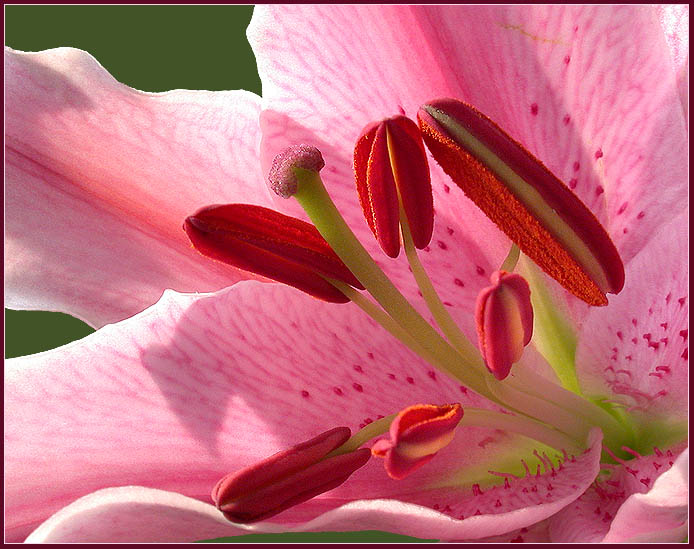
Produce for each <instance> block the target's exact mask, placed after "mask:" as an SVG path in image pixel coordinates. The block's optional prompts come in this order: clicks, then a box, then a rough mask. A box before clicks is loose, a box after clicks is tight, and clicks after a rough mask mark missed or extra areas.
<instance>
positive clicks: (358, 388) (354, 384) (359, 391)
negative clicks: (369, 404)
mask: <svg viewBox="0 0 694 549" xmlns="http://www.w3.org/2000/svg"><path fill="white" fill-rule="evenodd" d="M352 387H354V390H355V391H357V392H358V393H363V392H364V388H363V387H362V386H361V385H359V383H352Z"/></svg>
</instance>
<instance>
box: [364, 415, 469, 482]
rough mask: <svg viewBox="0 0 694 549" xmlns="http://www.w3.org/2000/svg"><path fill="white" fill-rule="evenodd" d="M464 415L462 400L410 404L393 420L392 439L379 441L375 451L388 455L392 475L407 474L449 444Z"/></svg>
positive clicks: (387, 466) (389, 470)
mask: <svg viewBox="0 0 694 549" xmlns="http://www.w3.org/2000/svg"><path fill="white" fill-rule="evenodd" d="M462 418H463V408H462V407H461V406H460V404H447V405H444V406H434V405H431V404H416V405H414V406H410V407H409V408H405V409H404V410H403V411H401V412H400V413H399V414H398V415H397V416H396V417H395V419H394V420H393V422H392V423H391V425H390V440H387V439H381V440H379V441H377V442H376V444H374V445H373V447H372V448H371V453H372V454H373V455H374V456H376V457H380V458H385V468H386V472H387V473H388V476H390V477H391V478H394V479H396V480H399V479H402V478H405V477H406V476H407V475H409V474H410V473H412V472H414V471H416V470H417V469H419V468H420V467H422V466H423V465H425V464H426V463H428V462H429V461H431V459H433V457H434V456H435V455H436V453H437V452H438V451H439V450H441V449H442V448H444V447H445V446H448V444H449V443H450V442H451V440H453V435H454V434H455V428H456V427H457V426H458V423H460V420H461V419H462Z"/></svg>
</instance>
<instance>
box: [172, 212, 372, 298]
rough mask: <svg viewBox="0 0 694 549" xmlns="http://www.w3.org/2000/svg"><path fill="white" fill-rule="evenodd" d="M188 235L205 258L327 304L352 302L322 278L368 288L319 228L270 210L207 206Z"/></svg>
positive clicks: (195, 217) (190, 221) (196, 216)
mask: <svg viewBox="0 0 694 549" xmlns="http://www.w3.org/2000/svg"><path fill="white" fill-rule="evenodd" d="M183 229H184V230H185V231H186V233H187V234H188V238H190V240H191V242H192V243H193V246H194V247H195V249H196V250H198V251H199V252H200V253H201V254H203V255H206V256H208V257H210V258H212V259H215V260H217V261H221V262H223V263H227V264H229V265H233V266H234V267H238V268H239V269H243V270H245V271H250V272H253V273H257V274H259V275H262V276H265V277H267V278H271V279H273V280H276V281H278V282H283V283H285V284H289V285H290V286H294V287H295V288H298V289H299V290H302V291H304V292H306V293H308V294H311V295H312V296H314V297H317V298H319V299H323V300H325V301H330V302H334V303H346V302H347V301H349V300H348V299H347V298H346V297H345V296H344V294H343V293H342V292H340V291H339V290H338V289H337V288H335V287H334V286H333V285H332V284H330V283H329V282H327V281H326V280H325V279H324V278H323V276H321V275H324V276H326V277H329V278H334V279H336V280H341V281H342V282H345V283H346V284H349V285H350V286H354V287H355V288H359V289H363V288H364V287H363V286H362V285H361V284H360V283H359V281H358V280H357V279H356V278H355V277H354V275H353V274H352V273H351V272H350V271H349V269H347V267H346V266H345V264H344V263H342V261H341V260H340V258H339V257H337V254H335V252H334V251H333V250H332V248H331V247H330V245H329V244H328V243H327V242H326V241H325V240H324V239H323V237H322V236H321V235H320V233H319V232H318V230H317V229H316V228H315V227H314V226H313V225H311V224H310V223H306V222H305V221H301V220H300V219H296V218H293V217H289V216H287V215H284V214H281V213H278V212H275V211H273V210H270V209H268V208H263V207H261V206H252V205H249V204H226V205H220V206H207V207H205V208H202V209H201V210H200V211H198V212H197V213H196V214H194V215H192V216H190V217H189V218H188V219H186V220H185V223H184V224H183Z"/></svg>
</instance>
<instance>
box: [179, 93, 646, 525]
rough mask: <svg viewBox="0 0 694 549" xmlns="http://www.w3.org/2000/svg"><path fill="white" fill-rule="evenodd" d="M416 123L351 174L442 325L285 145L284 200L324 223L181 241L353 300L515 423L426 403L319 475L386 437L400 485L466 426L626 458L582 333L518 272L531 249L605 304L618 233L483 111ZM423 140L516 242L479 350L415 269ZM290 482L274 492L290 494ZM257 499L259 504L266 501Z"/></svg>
mask: <svg viewBox="0 0 694 549" xmlns="http://www.w3.org/2000/svg"><path fill="white" fill-rule="evenodd" d="M419 119H420V127H421V130H420V131H418V130H417V126H416V125H415V124H414V123H413V122H412V121H410V120H408V119H407V118H405V117H404V116H396V117H393V118H391V119H388V120H384V121H382V122H379V123H375V124H370V125H369V126H367V127H366V128H365V129H364V131H363V132H362V135H361V137H359V139H358V140H357V144H356V147H355V155H354V169H355V176H356V184H357V191H358V196H359V201H360V204H361V206H362V208H363V210H364V214H365V216H366V220H367V222H368V225H369V227H370V229H371V230H372V232H373V233H374V237H375V238H376V240H377V242H378V243H379V245H380V246H381V248H382V249H383V251H384V253H385V254H386V255H388V256H389V257H397V256H398V254H399V251H400V246H401V245H402V247H403V248H404V250H405V254H406V256H407V260H408V263H409V266H410V270H411V272H412V274H413V277H414V279H415V280H416V282H417V285H418V287H419V290H420V295H421V296H422V298H423V300H424V301H425V303H426V305H427V307H428V309H429V311H430V312H431V314H432V316H433V318H434V320H435V323H436V327H434V326H433V325H432V324H430V323H429V322H428V321H427V320H425V319H424V318H423V317H422V316H421V315H420V313H419V312H418V311H417V309H416V308H415V307H414V306H413V305H412V304H411V303H410V301H409V300H408V299H407V298H406V297H405V296H404V295H403V294H402V293H401V292H400V290H399V289H398V288H397V287H396V286H395V285H394V284H393V282H392V281H391V280H390V279H389V278H388V276H387V275H386V274H385V273H384V272H383V270H382V269H381V268H380V267H379V266H378V264H377V263H376V262H375V261H374V259H373V257H372V256H371V255H370V254H369V252H367V250H366V249H365V248H364V247H363V245H362V244H361V242H360V241H359V240H358V239H357V237H356V236H355V235H354V233H353V232H352V230H351V229H350V227H349V226H348V225H347V223H346V222H345V220H344V218H343V217H342V215H341V214H340V212H339V211H338V209H337V208H336V206H335V204H334V203H333V201H332V200H331V198H330V195H329V193H328V191H327V190H326V188H325V186H324V184H323V182H322V180H321V178H320V175H319V171H320V170H321V169H322V167H323V166H324V162H323V159H322V156H321V154H320V152H319V151H318V150H317V149H315V147H311V146H309V145H299V146H296V147H291V148H289V149H288V150H286V151H284V152H283V153H281V154H280V155H278V156H277V158H276V159H275V162H274V163H273V168H272V171H271V174H270V185H271V187H272V189H273V190H274V191H275V192H276V193H277V194H278V195H280V196H282V197H284V198H293V199H295V200H296V201H297V202H298V203H299V204H300V205H301V206H302V208H303V209H304V211H305V212H306V214H307V215H308V217H309V218H310V220H311V222H312V223H313V225H310V224H307V223H305V222H303V221H300V220H297V219H293V218H289V217H287V216H283V215H282V214H278V213H277V212H272V211H271V210H267V209H265V208H260V207H257V206H246V205H227V206H214V207H209V208H204V209H203V210H201V211H200V212H198V213H196V214H195V215H194V216H192V217H191V218H189V219H188V220H186V224H185V230H186V231H187V232H188V234H189V236H190V238H191V241H192V242H193V244H194V246H195V247H196V248H197V249H198V250H199V251H200V252H202V253H203V254H205V255H208V256H210V257H212V258H214V259H217V260H220V261H224V262H227V263H230V264H232V265H235V266H237V267H240V268H242V269H246V270H251V271H253V272H256V273H258V274H261V275H263V276H267V277H270V278H273V279H274V280H278V281H280V282H284V283H287V284H290V285H292V286H294V287H296V288H299V289H300V290H302V291H305V292H307V293H309V294H311V295H313V296H314V297H317V298H320V299H323V300H326V301H331V302H334V303H346V302H350V301H351V302H352V303H354V304H355V305H357V306H358V307H359V308H361V309H362V311H364V313H365V314H367V315H368V316H370V317H371V318H372V319H374V320H375V321H376V322H377V323H379V324H380V325H381V326H382V327H383V328H384V329H386V330H387V331H388V332H389V333H390V334H391V335H393V336H394V337H395V338H397V339H398V340H399V341H401V342H402V343H403V344H404V345H406V346H407V347H409V348H410V349H411V350H412V351H414V352H415V353H417V354H418V355H419V356H420V357H422V358H423V359H424V360H426V361H427V362H428V363H429V364H431V365H432V366H433V367H435V368H437V369H438V370H440V371H441V372H443V373H444V374H446V375H448V376H450V377H452V378H454V379H456V380H458V381H459V382H460V383H461V384H462V385H463V386H465V387H466V388H469V389H471V390H472V391H474V392H476V393H477V394H478V395H481V396H483V397H485V398H486V399H488V400H489V401H490V402H492V403H494V404H496V405H497V406H500V407H502V408H504V409H505V410H506V412H504V413H501V412H496V411H492V410H485V409H474V408H469V407H466V408H465V410H462V408H461V407H460V405H459V404H446V405H442V406H439V405H433V404H417V405H415V406H411V407H410V408H406V409H405V410H403V411H401V412H400V413H397V414H395V413H394V414H393V415H391V416H389V417H386V418H382V419H380V420H377V421H375V422H372V423H370V424H368V425H366V426H365V427H364V428H363V429H362V430H361V431H359V432H357V433H355V434H354V435H353V436H351V437H349V438H348V439H347V440H345V441H344V442H343V443H341V444H340V445H339V446H338V447H336V448H334V449H333V450H332V451H330V452H328V453H327V454H325V455H323V457H322V458H321V459H320V460H319V462H320V464H321V465H320V470H321V471H323V470H325V471H332V473H331V474H334V475H333V476H334V477H335V478H336V479H342V480H341V482H342V481H344V480H346V478H347V477H348V476H349V474H351V472H349V473H348V472H347V471H348V470H349V471H351V470H352V469H350V468H351V467H352V464H354V467H355V468H356V467H358V466H359V467H360V466H361V465H362V464H363V463H365V462H362V457H356V454H355V452H357V451H358V449H359V447H360V446H361V445H363V444H365V443H366V442H368V441H369V440H371V439H373V438H376V437H379V436H381V435H383V434H385V433H386V432H389V433H390V440H383V439H382V440H379V441H378V442H377V443H376V444H374V445H373V447H372V453H373V454H374V455H375V456H377V457H382V458H384V460H385V463H386V469H387V471H388V474H389V475H390V476H391V477H393V478H403V477H404V476H406V475H407V474H409V472H411V471H412V470H414V469H416V468H418V467H420V466H422V465H424V464H425V463H427V462H428V461H429V460H431V459H432V458H433V457H434V456H435V455H436V453H437V452H438V451H439V450H440V449H441V448H443V447H445V446H446V445H447V444H448V443H449V442H450V441H451V440H452V439H453V437H454V433H455V430H456V429H457V428H458V427H459V426H468V427H485V428H491V429H501V430H503V431H507V432H510V433H516V434H520V435H522V436H524V437H526V438H529V439H532V440H535V441H537V442H539V443H541V444H542V445H544V446H547V447H550V448H554V449H555V450H558V451H559V452H564V453H566V452H567V451H570V452H575V453H579V452H580V451H582V449H584V448H585V447H586V444H587V441H588V435H589V432H590V430H591V429H592V428H593V427H599V428H600V429H601V430H602V432H603V434H604V446H605V448H606V449H608V450H609V452H610V453H608V454H605V455H606V456H608V458H609V459H612V458H610V457H609V456H616V457H619V455H622V456H623V455H624V451H623V450H622V448H624V447H634V446H635V445H634V443H633V439H634V430H633V426H632V424H631V422H630V421H628V420H626V419H625V417H624V416H620V415H618V414H617V413H616V412H614V411H613V410H612V409H610V408H609V407H606V406H598V405H597V404H596V403H594V402H592V401H591V400H589V399H588V398H586V397H584V396H583V395H582V394H581V392H580V389H579V386H578V383H577V380H576V375H575V367H574V363H573V360H574V352H573V350H574V348H575V340H574V338H573V334H572V333H571V331H570V330H569V329H568V328H566V327H565V326H564V325H563V323H562V320H561V318H559V317H558V315H557V314H556V312H555V311H556V309H555V308H554V307H553V304H552V300H551V299H550V298H549V294H548V292H547V291H546V290H545V288H544V286H543V282H542V280H541V278H540V277H539V276H537V273H534V271H533V270H532V269H529V270H527V272H528V273H529V280H528V281H526V280H525V279H524V278H523V277H522V276H521V275H520V274H518V273H515V272H513V271H514V269H515V268H516V264H517V263H518V261H519V256H520V252H523V253H524V254H526V256H524V257H523V258H524V259H527V257H529V258H530V259H532V260H533V261H535V262H536V263H537V264H538V265H539V266H540V267H541V268H542V269H544V270H545V271H546V272H548V273H549V274H550V275H552V276H554V277H555V278H556V279H557V280H558V281H559V282H560V283H562V284H563V285H564V286H565V287H566V288H567V289H568V290H569V291H571V292H572V293H574V294H575V295H577V296H579V297H580V298H581V299H583V300H585V301H587V302H588V303H590V304H593V305H606V304H607V299H606V297H605V292H612V293H617V292H619V291H620V290H621V289H622V286H623V284H624V271H623V266H622V263H621V259H620V258H619V255H618V253H617V251H616V249H615V248H614V245H613V244H612V242H611V241H610V240H609V237H608V236H607V233H606V232H605V230H604V229H603V228H602V227H601V226H600V225H599V223H598V222H597V220H596V219H595V217H594V216H593V215H592V213H590V212H589V211H588V210H587V208H586V207H585V206H584V205H583V204H582V203H581V202H580V201H579V200H578V198H576V197H575V196H574V195H573V194H572V193H571V192H570V191H569V190H568V188H566V187H565V186H564V185H563V184H562V183H561V182H560V181H559V180H557V179H556V178H555V177H554V176H553V175H552V174H551V173H550V172H549V171H548V170H547V169H546V168H545V167H544V166H543V165H542V164H541V163H540V162H539V161H537V160H536V159H534V157H532V156H531V155H530V154H529V153H527V151H525V149H523V148H522V147H521V146H520V145H518V144H517V143H516V142H515V141H513V140H512V139H511V138H510V137H509V136H508V135H506V134H505V133H504V132H503V131H502V130H501V129H500V128H498V126H496V125H495V124H494V123H493V122H491V121H490V120H489V119H487V118H486V117H484V116H483V115H481V114H480V113H478V112H477V111H475V110H474V109H472V108H471V107H469V106H466V105H464V104H461V103H459V102H456V101H454V100H440V101H436V102H432V103H431V104H429V105H425V106H424V107H423V108H422V109H421V110H420V113H419ZM421 135H423V136H424V140H425V141H426V143H427V145H428V146H429V148H430V150H431V152H432V153H433V155H434V157H435V158H436V160H437V161H438V162H439V163H441V165H442V167H443V168H444V170H445V171H446V172H447V173H449V175H451V176H452V177H453V179H454V180H455V181H456V183H458V184H459V185H460V186H461V187H462V188H463V190H464V191H465V192H466V194H468V196H469V197H470V198H472V199H473V200H474V201H475V202H476V203H477V204H478V206H480V208H481V209H482V210H483V211H484V212H485V213H487V215H488V216H489V217H490V218H491V219H492V220H494V221H496V222H497V223H498V224H499V225H500V227H501V228H502V229H503V230H504V231H505V232H506V233H507V234H508V235H509V236H510V237H511V238H512V239H513V240H514V242H515V243H516V244H514V245H513V246H512V248H511V251H510V253H509V255H508V257H507V258H506V260H505V261H504V262H503V264H502V265H501V266H500V268H499V270H498V271H496V272H494V273H493V274H492V277H491V286H489V287H488V288H485V289H484V290H483V291H482V292H481V293H480V295H479V297H478V301H477V310H476V320H477V330H478V336H479V345H475V344H474V343H472V342H471V341H469V340H468V338H467V337H466V335H465V334H464V333H463V332H462V331H461V330H460V328H459V327H458V325H457V324H456V322H455V321H454V320H453V318H452V316H451V314H450V312H449V311H448V309H447V307H446V305H445V304H444V302H443V301H442V300H441V298H440V296H439V295H438V293H437V291H436V288H435V287H434V285H433V283H432V281H431V279H430V277H429V275H428V273H427V272H426V270H425V268H424V267H423V265H422V264H421V262H420V260H419V257H418V252H417V250H418V249H421V248H424V247H426V246H427V245H428V243H429V241H430V240H431V237H432V231H433V215H434V210H433V200H432V193H431V183H430V180H429V171H428V165H427V160H426V154H425V152H424V147H423V144H422V137H421ZM555 191H556V192H555ZM567 193H568V194H567ZM519 248H520V250H519ZM369 296H370V297H369ZM437 328H438V329H437ZM531 339H532V340H533V341H537V346H538V348H539V349H540V351H543V349H544V352H543V353H542V354H543V355H544V356H545V358H547V360H548V362H549V363H550V365H551V366H552V367H553V368H554V369H555V372H556V373H557V377H558V378H559V380H560V382H561V385H559V384H556V383H554V382H553V381H550V380H548V379H546V378H544V377H542V376H540V375H538V374H536V373H534V372H533V371H532V370H531V369H530V368H529V367H527V366H525V365H524V364H523V363H522V355H523V350H524V347H525V346H527V345H528V344H529V343H530V342H531ZM337 456H348V457H346V458H345V461H344V463H347V464H348V465H344V466H343V465H342V463H343V461H340V462H332V461H331V460H332V459H333V458H335V457H337ZM350 456H351V457H350ZM357 463H358V465H356V464H357ZM306 467H307V468H306V472H305V474H306V475H308V476H309V477H310V478H312V479H314V480H315V479H317V478H318V477H316V476H315V475H313V472H314V471H316V470H318V469H315V468H314V467H317V466H316V465H315V464H314V463H313V462H311V464H309V465H307V466H306ZM324 468H325V469H324ZM331 468H332V469H331ZM292 474H293V473H292ZM302 474H304V473H302ZM320 474H321V475H322V474H323V473H320ZM312 475H313V476H312ZM234 478H235V477H234ZM293 478H294V477H292V479H293ZM285 480H286V479H284V477H282V478H278V479H276V480H273V482H275V483H276V485H277V486H284V484H282V483H284V482H285ZM286 482H290V481H286ZM291 482H294V480H291ZM312 482H313V481H312ZM315 482H318V481H317V480H316V481H315ZM318 484H320V483H318ZM232 487H233V489H232V490H229V491H228V493H229V494H232V495H233V497H232V496H229V497H226V498H222V499H224V500H225V501H227V504H225V505H226V507H225V509H227V511H225V512H229V513H231V511H229V509H232V508H234V505H236V503H232V501H233V502H235V501H237V500H238V501H242V502H243V505H242V507H244V506H246V500H245V499H244V498H245V497H246V496H242V495H239V492H238V490H237V489H236V484H235V483H232ZM319 487H320V486H318V485H317V487H316V489H318V488H319ZM270 490H271V491H272V490H274V488H272V489H270ZM254 493H255V492H254ZM307 493H308V492H307ZM249 497H250V498H251V500H252V501H251V503H253V504H254V502H255V500H256V499H257V497H259V496H253V495H251V496H249ZM302 497H303V496H302ZM302 501H303V500H302ZM283 505H284V504H283V503H282V504H278V505H277V506H276V507H277V508H280V507H281V508H284V507H283ZM261 507H262V505H261ZM220 508H222V507H220ZM244 508H245V507H244ZM261 511H262V509H261ZM261 511H258V512H257V513H256V514H257V515H258V516H261V514H262V513H261ZM259 513H260V514H259Z"/></svg>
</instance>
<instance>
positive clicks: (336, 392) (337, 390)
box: [333, 387, 342, 396]
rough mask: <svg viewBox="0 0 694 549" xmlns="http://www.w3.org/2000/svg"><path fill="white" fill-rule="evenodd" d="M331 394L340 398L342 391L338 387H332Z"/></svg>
mask: <svg viewBox="0 0 694 549" xmlns="http://www.w3.org/2000/svg"><path fill="white" fill-rule="evenodd" d="M333 393H335V394H336V395H337V396H342V389H340V388H339V387H333Z"/></svg>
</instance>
